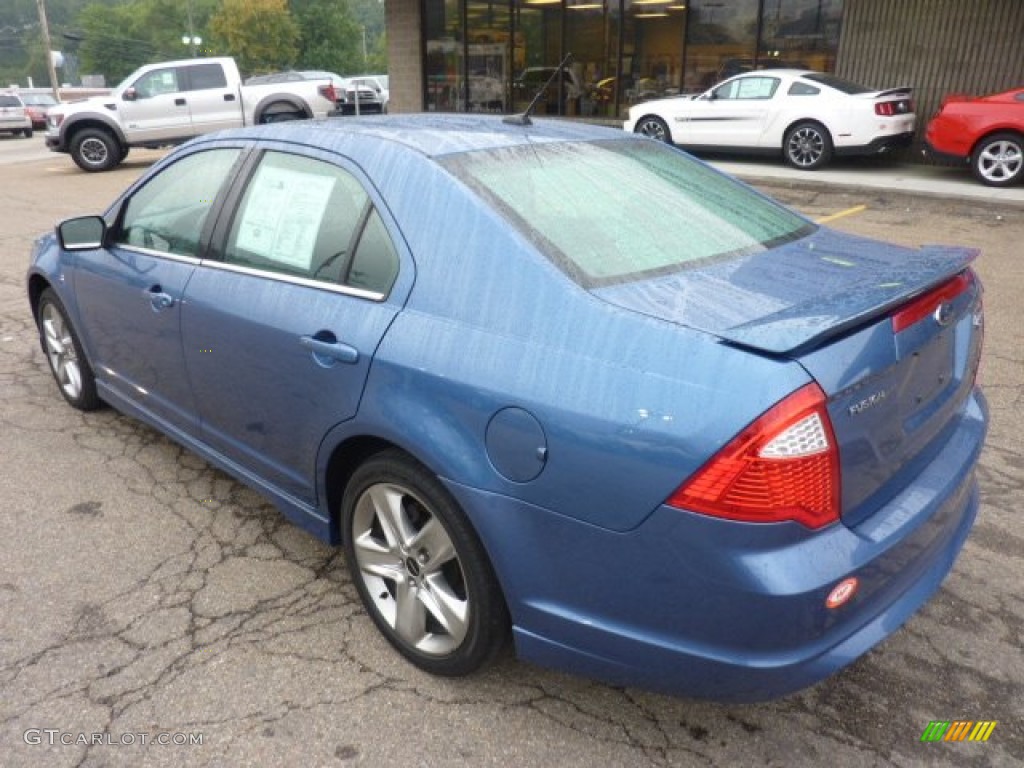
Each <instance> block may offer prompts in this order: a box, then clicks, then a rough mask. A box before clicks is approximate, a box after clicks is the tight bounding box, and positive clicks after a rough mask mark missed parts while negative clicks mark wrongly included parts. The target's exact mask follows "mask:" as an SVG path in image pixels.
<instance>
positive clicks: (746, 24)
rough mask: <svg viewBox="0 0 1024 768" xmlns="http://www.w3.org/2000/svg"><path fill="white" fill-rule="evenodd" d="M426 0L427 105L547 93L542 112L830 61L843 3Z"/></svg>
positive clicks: (486, 106) (510, 100)
mask: <svg viewBox="0 0 1024 768" xmlns="http://www.w3.org/2000/svg"><path fill="white" fill-rule="evenodd" d="M422 2H423V17H422V18H423V19H424V38H425V41H426V42H425V56H426V59H425V70H426V82H425V98H424V102H425V104H426V108H427V109H428V110H435V111H456V112H521V111H523V110H525V109H526V107H527V106H528V105H529V104H530V102H531V101H532V100H533V99H534V97H535V96H537V95H538V94H540V96H539V98H538V101H537V106H536V107H535V112H536V113H537V114H547V115H565V116H570V117H572V116H582V117H611V118H616V117H622V116H624V114H625V112H626V110H627V109H628V108H629V106H630V105H632V104H635V103H638V102H641V101H647V100H650V99H655V98H661V97H665V96H672V95H676V94H679V93H699V92H702V91H704V90H707V89H708V88H710V87H711V86H713V85H715V84H716V83H718V82H719V81H721V80H724V79H725V78H728V77H732V76H733V75H737V74H740V73H742V72H749V71H751V70H754V69H769V68H773V67H801V68H808V69H815V70H818V71H821V72H831V71H833V70H834V68H835V56H836V50H837V48H838V46H839V28H840V23H841V19H842V8H843V0H422ZM568 52H571V53H572V54H573V58H572V61H571V62H570V63H569V64H567V65H565V66H564V67H561V68H560V67H559V63H560V62H561V61H562V60H563V58H564V56H565V54H566V53H568ZM551 75H554V78H553V80H552V82H551V84H550V85H548V86H547V87H545V86H544V83H545V82H546V81H547V80H548V77H549V76H551Z"/></svg>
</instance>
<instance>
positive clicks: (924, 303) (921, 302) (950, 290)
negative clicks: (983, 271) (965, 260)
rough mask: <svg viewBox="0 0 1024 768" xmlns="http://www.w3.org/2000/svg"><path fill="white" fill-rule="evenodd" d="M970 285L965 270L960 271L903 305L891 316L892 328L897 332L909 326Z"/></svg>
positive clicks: (969, 279)
mask: <svg viewBox="0 0 1024 768" xmlns="http://www.w3.org/2000/svg"><path fill="white" fill-rule="evenodd" d="M970 285H971V278H970V277H969V276H968V274H967V273H966V272H961V273H960V274H959V275H957V276H956V277H954V278H951V279H949V280H947V281H946V282H944V283H943V284H942V285H940V286H939V287H938V288H935V289H934V290H931V291H928V293H926V294H924V295H923V296H919V297H918V298H916V299H914V300H913V301H912V302H910V303H909V304H907V305H906V306H904V307H903V308H902V309H901V310H900V311H899V312H897V313H896V314H894V315H893V316H892V330H893V332H894V333H899V332H900V331H902V330H905V329H906V328H909V327H910V326H912V325H913V324H914V323H916V322H918V321H919V320H923V319H924V318H926V317H928V315H930V314H932V313H933V312H935V310H936V309H937V308H938V306H939V305H940V304H942V303H943V302H944V301H952V300H953V299H955V298H956V297H957V296H959V295H960V294H961V293H963V292H964V291H966V290H967V289H968V288H969V287H970Z"/></svg>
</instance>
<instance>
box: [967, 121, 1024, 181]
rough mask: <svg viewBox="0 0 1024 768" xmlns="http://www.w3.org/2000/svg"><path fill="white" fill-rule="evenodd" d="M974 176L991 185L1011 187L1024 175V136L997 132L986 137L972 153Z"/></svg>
mask: <svg viewBox="0 0 1024 768" xmlns="http://www.w3.org/2000/svg"><path fill="white" fill-rule="evenodd" d="M971 172H972V173H974V178H976V179H977V180H978V181H980V182H981V183H982V184H984V185H986V186H989V187H1009V186H1012V185H1013V184H1016V183H1017V182H1018V181H1020V180H1021V178H1022V177H1024V136H1021V135H1020V134H1018V133H1011V132H1005V133H996V134H993V135H991V136H988V137H986V138H985V139H983V140H982V141H981V143H980V144H978V146H977V147H975V148H974V152H972V153H971Z"/></svg>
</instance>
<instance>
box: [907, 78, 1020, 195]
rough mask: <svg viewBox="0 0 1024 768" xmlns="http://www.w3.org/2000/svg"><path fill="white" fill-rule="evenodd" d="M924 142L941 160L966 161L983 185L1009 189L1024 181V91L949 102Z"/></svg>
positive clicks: (931, 124)
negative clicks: (946, 158)
mask: <svg viewBox="0 0 1024 768" xmlns="http://www.w3.org/2000/svg"><path fill="white" fill-rule="evenodd" d="M924 140H925V142H926V143H927V144H928V148H929V150H931V152H932V153H933V154H935V155H937V156H939V157H948V158H955V159H957V160H961V161H963V160H966V161H968V162H969V163H970V164H971V171H973V172H974V176H975V178H977V179H978V181H980V182H981V183H982V184H987V185H989V186H990V187H1008V186H1010V185H1011V184H1016V183H1017V182H1019V181H1020V180H1021V179H1022V178H1024V88H1015V89H1014V90H1012V91H1005V92H1003V93H996V94H993V95H991V96H981V97H978V98H974V97H971V96H964V95H960V94H955V95H949V96H946V98H945V99H943V102H942V106H940V107H939V111H938V112H936V113H935V116H934V117H933V118H932V119H931V121H930V122H929V123H928V127H927V128H926V129H925V134H924Z"/></svg>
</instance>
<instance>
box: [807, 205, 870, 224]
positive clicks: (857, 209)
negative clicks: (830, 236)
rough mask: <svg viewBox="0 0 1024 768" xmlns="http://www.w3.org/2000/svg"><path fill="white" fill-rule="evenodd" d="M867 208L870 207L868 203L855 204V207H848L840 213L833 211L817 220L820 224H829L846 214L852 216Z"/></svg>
mask: <svg viewBox="0 0 1024 768" xmlns="http://www.w3.org/2000/svg"><path fill="white" fill-rule="evenodd" d="M867 209H868V207H867V206H866V205H855V206H853V208H847V209H846V210H845V211H839V212H838V213H832V214H829V215H828V216H822V217H821V218H819V219H815V221H816V222H817V223H818V224H827V223H828V222H830V221H835V220H836V219H841V218H843V217H844V216H852V215H853V214H855V213H860V212H861V211H866V210H867Z"/></svg>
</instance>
